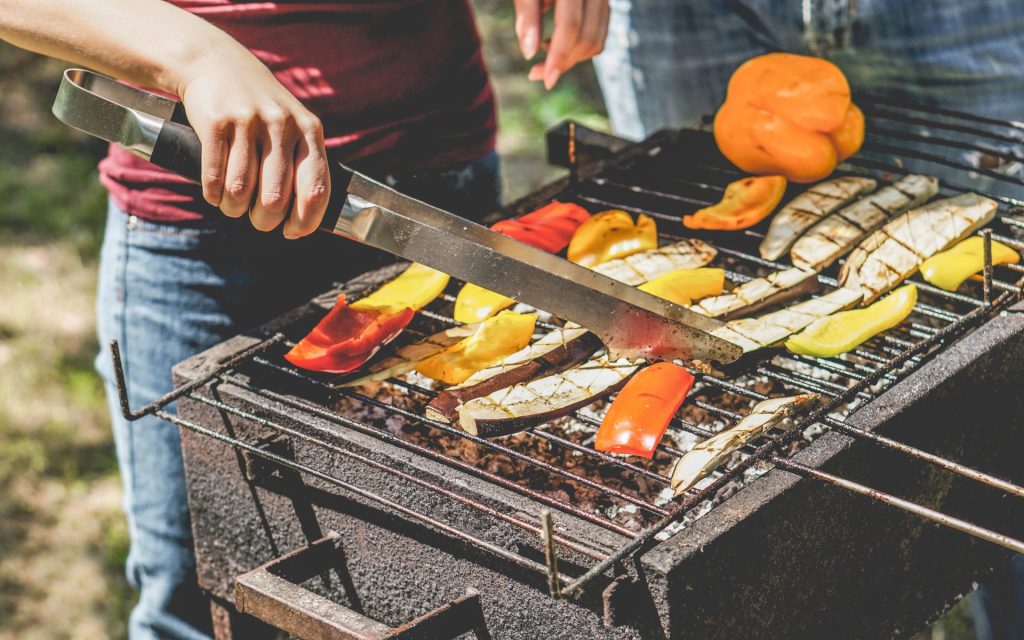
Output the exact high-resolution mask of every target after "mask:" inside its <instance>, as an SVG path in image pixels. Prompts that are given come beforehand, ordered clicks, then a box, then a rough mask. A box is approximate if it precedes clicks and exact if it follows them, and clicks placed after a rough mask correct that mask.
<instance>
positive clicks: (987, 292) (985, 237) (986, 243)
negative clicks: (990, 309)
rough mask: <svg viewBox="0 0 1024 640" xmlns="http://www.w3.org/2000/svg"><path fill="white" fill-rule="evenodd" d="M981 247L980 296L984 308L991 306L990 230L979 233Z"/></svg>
mask: <svg viewBox="0 0 1024 640" xmlns="http://www.w3.org/2000/svg"><path fill="white" fill-rule="evenodd" d="M981 239H982V246H983V247H984V248H985V271H984V275H983V278H984V288H983V290H982V296H983V299H984V301H985V306H991V305H992V230H991V229H985V230H983V231H982V232H981Z"/></svg>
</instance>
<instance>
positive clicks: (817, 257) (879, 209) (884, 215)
mask: <svg viewBox="0 0 1024 640" xmlns="http://www.w3.org/2000/svg"><path fill="white" fill-rule="evenodd" d="M938 190H939V181H938V180H936V179H935V178H932V177H930V176H918V175H909V176H906V177H905V178H903V179H902V180H900V181H899V182H897V183H896V184H894V185H892V186H889V187H885V188H883V189H880V190H878V191H876V192H875V193H872V194H870V195H868V196H866V197H864V198H862V199H860V200H858V201H856V202H854V203H853V204H851V205H849V206H847V207H844V208H843V209H840V210H839V211H838V212H836V213H835V214H833V215H830V216H828V217H827V218H825V219H824V220H822V221H821V222H819V223H817V224H816V225H814V226H813V227H811V229H810V230H809V231H808V232H807V233H806V234H804V235H803V237H801V238H800V239H799V240H797V242H796V244H795V245H793V250H792V252H791V253H790V256H791V258H792V260H793V264H794V265H796V266H798V267H804V268H807V269H813V270H815V271H820V270H822V269H824V268H825V267H827V266H829V265H830V264H832V263H833V262H835V261H836V260H838V259H839V258H841V257H842V256H844V255H846V253H847V252H848V251H850V250H851V249H853V248H854V247H855V246H857V243H858V242H860V241H861V240H863V239H864V237H865V236H867V235H868V234H869V233H871V232H872V231H874V230H875V229H877V228H878V227H880V226H882V225H883V224H885V223H886V221H888V220H889V219H890V218H892V217H894V216H896V215H898V214H900V213H903V212H904V211H907V210H909V209H913V208H914V207H916V206H919V205H921V204H922V203H924V202H925V201H926V200H928V198H930V197H932V196H933V195H935V193H936V192H937V191H938Z"/></svg>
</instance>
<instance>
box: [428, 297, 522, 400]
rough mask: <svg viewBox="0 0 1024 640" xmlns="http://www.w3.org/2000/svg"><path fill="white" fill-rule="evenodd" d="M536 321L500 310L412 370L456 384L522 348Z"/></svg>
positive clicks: (520, 314)
mask: <svg viewBox="0 0 1024 640" xmlns="http://www.w3.org/2000/svg"><path fill="white" fill-rule="evenodd" d="M536 322H537V315H536V314H534V313H513V312H511V311H504V312H502V313H499V314H498V315H496V316H495V317H493V318H488V319H487V320H485V321H484V322H482V323H480V326H479V328H478V329H477V330H476V331H475V332H474V333H473V334H472V335H471V336H469V337H467V338H465V339H463V340H461V341H459V342H457V343H455V344H453V345H452V346H450V347H448V348H447V349H445V350H444V351H442V352H441V353H438V354H437V355H435V356H431V357H430V358H428V359H427V360H424V361H423V362H421V363H420V364H418V365H417V366H416V370H417V371H419V372H420V373H422V374H423V375H425V376H429V377H431V378H434V379H435V380H440V381H441V382H444V383H446V384H458V383H460V382H463V381H465V380H466V378H468V377H469V376H471V375H473V374H474V373H476V372H477V371H479V370H480V369H483V368H484V367H487V366H489V365H491V364H494V363H495V362H497V361H498V360H500V359H501V358H503V357H505V356H507V355H509V354H510V353H515V352H516V351H518V350H520V349H522V348H523V347H524V346H526V345H527V343H529V342H530V338H531V337H532V336H533V327H534V325H535V323H536Z"/></svg>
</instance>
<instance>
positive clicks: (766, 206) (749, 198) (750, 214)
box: [683, 176, 786, 231]
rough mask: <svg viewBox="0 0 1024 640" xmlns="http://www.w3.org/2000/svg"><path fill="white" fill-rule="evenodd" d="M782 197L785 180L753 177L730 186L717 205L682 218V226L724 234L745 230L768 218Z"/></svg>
mask: <svg viewBox="0 0 1024 640" xmlns="http://www.w3.org/2000/svg"><path fill="white" fill-rule="evenodd" d="M785 193H786V179H785V178H784V177H782V176H756V177H750V178H743V179H742V180H737V181H735V182H730V183H729V185H728V186H727V187H726V188H725V194H724V195H723V196H722V200H721V201H720V202H719V203H718V204H715V205H712V206H710V207H705V208H703V209H700V210H699V211H696V212H694V213H693V214H692V215H688V216H683V226H685V227H686V228H687V229H719V230H726V231H732V230H736V229H746V228H747V227H752V226H754V225H755V224H757V223H758V222H760V221H762V220H764V219H765V218H767V217H768V216H769V215H770V214H771V212H772V211H774V210H775V207H776V206H778V204H779V201H781V200H782V196H783V194H785Z"/></svg>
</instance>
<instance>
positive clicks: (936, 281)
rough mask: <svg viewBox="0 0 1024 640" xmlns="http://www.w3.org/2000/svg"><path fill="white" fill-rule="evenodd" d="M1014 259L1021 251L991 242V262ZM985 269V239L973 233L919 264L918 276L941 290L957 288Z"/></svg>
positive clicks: (1003, 262)
mask: <svg viewBox="0 0 1024 640" xmlns="http://www.w3.org/2000/svg"><path fill="white" fill-rule="evenodd" d="M1015 262H1020V254H1018V253H1017V252H1016V251H1014V250H1013V249H1011V248H1010V247H1008V246H1006V245H1005V244H1003V243H1001V242H996V241H995V240H993V241H992V264H1012V263H1015ZM984 268H985V240H984V239H983V238H979V237H978V236H972V237H970V238H967V239H966V240H964V241H963V242H960V243H959V244H957V245H956V246H955V247H953V248H952V249H947V250H946V251H943V252H942V253H937V254H935V255H934V256H932V257H930V258H928V259H927V260H925V261H924V262H923V263H921V275H922V276H923V277H924V279H925V280H927V281H928V282H930V283H932V284H933V285H935V286H936V287H939V288H940V289H945V290H946V291H956V290H957V289H959V288H960V285H962V284H963V283H964V281H965V280H967V279H968V278H970V277H971V276H972V275H974V274H976V273H979V272H980V271H982V270H983V269H984Z"/></svg>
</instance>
